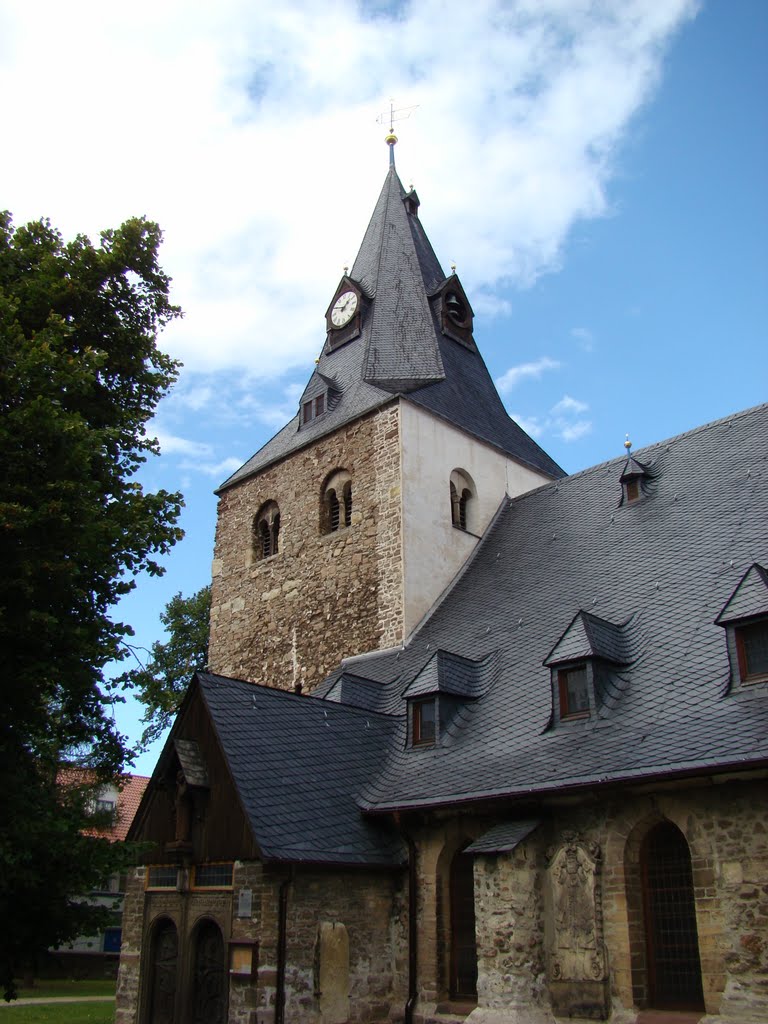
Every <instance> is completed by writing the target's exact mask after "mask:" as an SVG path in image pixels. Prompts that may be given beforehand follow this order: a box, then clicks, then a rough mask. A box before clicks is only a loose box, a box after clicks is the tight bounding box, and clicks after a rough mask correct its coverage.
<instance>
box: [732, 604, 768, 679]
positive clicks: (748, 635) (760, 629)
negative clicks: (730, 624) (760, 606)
mask: <svg viewBox="0 0 768 1024" xmlns="http://www.w3.org/2000/svg"><path fill="white" fill-rule="evenodd" d="M735 634H736V653H737V657H738V662H739V676H740V677H741V681H742V683H758V682H765V681H766V680H768V619H759V620H758V621H757V622H748V623H745V624H744V625H742V626H736V628H735Z"/></svg>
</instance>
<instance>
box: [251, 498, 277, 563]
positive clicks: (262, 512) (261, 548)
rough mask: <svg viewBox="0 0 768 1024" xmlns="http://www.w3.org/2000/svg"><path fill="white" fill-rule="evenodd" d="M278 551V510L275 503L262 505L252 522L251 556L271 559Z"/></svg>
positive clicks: (270, 502) (269, 502)
mask: <svg viewBox="0 0 768 1024" xmlns="http://www.w3.org/2000/svg"><path fill="white" fill-rule="evenodd" d="M279 550H280V509H279V507H278V504H277V502H276V501H268V502H266V504H264V505H262V506H261V508H260V509H259V511H258V512H257V514H256V517H255V519H254V520H253V554H254V557H255V558H257V559H260V558H271V557H272V555H276V554H277V553H278V551H279Z"/></svg>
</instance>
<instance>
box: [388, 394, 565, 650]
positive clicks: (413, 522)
mask: <svg viewBox="0 0 768 1024" xmlns="http://www.w3.org/2000/svg"><path fill="white" fill-rule="evenodd" d="M400 413H401V420H400V437H401V444H402V451H401V460H402V488H401V495H402V498H401V500H402V503H403V511H402V523H403V532H402V537H403V574H404V580H403V593H404V606H405V608H404V634H405V636H406V637H407V636H408V635H409V634H410V633H411V631H412V630H413V628H414V627H415V626H416V625H417V624H418V622H419V621H420V619H421V618H422V617H423V616H424V614H425V613H426V612H427V611H428V610H429V609H430V608H431V607H432V605H433V604H434V602H435V601H436V600H437V598H438V597H439V596H440V594H441V593H442V591H443V590H444V589H445V587H446V586H447V585H448V584H449V583H450V581H451V580H452V579H453V577H454V576H455V575H456V573H457V572H458V571H459V569H460V568H461V566H462V565H463V563H464V561H465V560H466V559H467V557H468V556H469V555H470V554H471V553H472V551H473V549H474V548H475V546H476V545H477V542H478V540H479V538H480V536H482V534H483V532H484V531H485V529H486V527H487V526H488V523H489V522H490V520H491V518H492V516H493V515H494V513H495V512H496V510H497V509H498V507H499V504H500V503H501V500H502V498H503V497H504V495H505V494H509V495H510V497H515V496H516V495H518V494H523V493H525V491H530V490H533V489H534V488H535V487H540V486H541V485H542V484H544V483H548V482H549V477H546V476H544V474H542V473H537V472H535V471H534V470H532V469H528V468H527V467H525V466H522V465H521V464H520V463H519V462H515V461H514V460H513V459H509V458H507V457H506V456H505V455H502V454H501V452H498V451H496V449H494V448H491V447H490V446H489V445H486V444H483V442H482V441H478V440H476V439H475V438H473V437H470V436H469V435H467V434H465V433H463V432H462V431H460V430H457V429H456V428H455V427H452V426H449V425H448V424H447V423H444V422H443V421H442V420H440V419H438V418H437V417H436V416H433V415H431V414H430V413H428V412H426V411H425V410H423V409H419V408H417V407H416V406H414V405H411V404H410V403H409V402H407V401H402V402H401V403H400ZM455 469H458V470H462V471H463V472H464V474H465V475H468V476H469V477H470V478H471V480H472V482H473V484H474V487H475V494H476V497H475V498H474V505H473V507H472V508H471V512H470V516H469V519H468V530H471V531H472V532H471V533H470V532H466V533H465V532H464V531H462V530H459V529H456V527H454V526H453V525H452V522H451V501H450V477H451V473H452V471H453V470H455Z"/></svg>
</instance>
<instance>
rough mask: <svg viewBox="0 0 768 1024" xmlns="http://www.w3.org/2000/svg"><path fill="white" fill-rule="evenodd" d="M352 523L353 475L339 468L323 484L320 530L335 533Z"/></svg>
mask: <svg viewBox="0 0 768 1024" xmlns="http://www.w3.org/2000/svg"><path fill="white" fill-rule="evenodd" d="M351 525H352V477H351V475H350V474H349V473H348V472H347V470H346V469H337V470H336V471H335V472H333V473H331V475H330V476H329V477H328V478H327V480H326V482H325V484H324V485H323V490H322V495H321V502H320V532H321V533H335V532H336V531H337V530H341V529H342V528H344V527H346V526H351Z"/></svg>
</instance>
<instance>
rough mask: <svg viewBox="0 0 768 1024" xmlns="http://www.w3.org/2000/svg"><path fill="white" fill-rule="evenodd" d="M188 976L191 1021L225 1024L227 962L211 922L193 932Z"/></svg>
mask: <svg viewBox="0 0 768 1024" xmlns="http://www.w3.org/2000/svg"><path fill="white" fill-rule="evenodd" d="M194 956H195V959H194V967H193V971H194V973H193V979H192V992H193V1005H192V1015H191V1016H192V1021H193V1022H194V1024H225V1022H226V1019H227V969H226V968H227V965H226V959H225V955H224V939H223V937H222V934H221V929H220V928H219V926H218V925H217V924H216V922H215V921H210V920H207V921H202V922H201V923H200V924H199V925H198V927H197V930H196V932H195V942H194Z"/></svg>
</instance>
